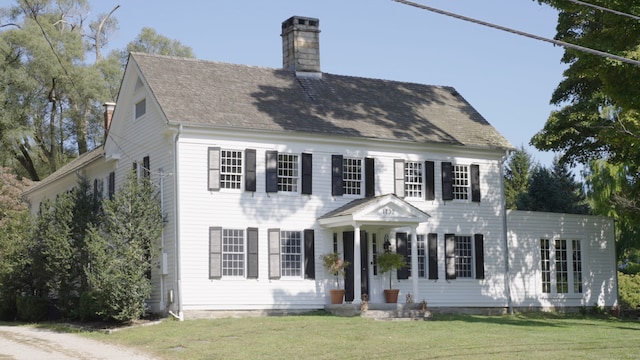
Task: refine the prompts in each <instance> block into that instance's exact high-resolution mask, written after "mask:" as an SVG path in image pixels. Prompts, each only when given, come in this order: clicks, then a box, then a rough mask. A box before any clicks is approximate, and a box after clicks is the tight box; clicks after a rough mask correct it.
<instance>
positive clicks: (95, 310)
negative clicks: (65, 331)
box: [78, 291, 104, 321]
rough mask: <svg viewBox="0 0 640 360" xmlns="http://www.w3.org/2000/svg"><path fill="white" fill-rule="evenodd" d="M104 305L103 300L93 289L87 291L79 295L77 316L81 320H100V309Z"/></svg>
mask: <svg viewBox="0 0 640 360" xmlns="http://www.w3.org/2000/svg"><path fill="white" fill-rule="evenodd" d="M103 307H104V303H103V301H100V297H99V296H98V294H97V293H96V292H94V291H87V292H84V293H82V295H80V305H79V307H78V316H79V317H80V320H82V321H92V320H100V318H101V317H100V315H99V313H100V309H102V308H103Z"/></svg>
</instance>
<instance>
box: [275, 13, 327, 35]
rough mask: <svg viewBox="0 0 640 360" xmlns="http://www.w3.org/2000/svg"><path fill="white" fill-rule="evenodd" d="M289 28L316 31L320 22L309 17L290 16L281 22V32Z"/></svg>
mask: <svg viewBox="0 0 640 360" xmlns="http://www.w3.org/2000/svg"><path fill="white" fill-rule="evenodd" d="M291 27H293V28H295V29H306V30H311V29H318V28H320V20H319V19H316V18H311V17H304V16H292V17H290V18H288V19H287V20H285V21H283V22H282V31H283V32H284V30H286V29H288V28H291Z"/></svg>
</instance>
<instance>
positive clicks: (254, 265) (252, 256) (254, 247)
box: [247, 228, 258, 279]
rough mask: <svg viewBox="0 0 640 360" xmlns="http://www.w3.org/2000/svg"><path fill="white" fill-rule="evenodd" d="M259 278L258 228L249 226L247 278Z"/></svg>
mask: <svg viewBox="0 0 640 360" xmlns="http://www.w3.org/2000/svg"><path fill="white" fill-rule="evenodd" d="M257 278H258V228H247V279H257Z"/></svg>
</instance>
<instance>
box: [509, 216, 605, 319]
mask: <svg viewBox="0 0 640 360" xmlns="http://www.w3.org/2000/svg"><path fill="white" fill-rule="evenodd" d="M507 220H508V227H509V259H510V265H509V266H510V270H511V271H510V278H511V296H512V299H513V304H514V306H520V307H534V308H535V307H562V306H595V305H598V306H614V305H616V304H617V278H616V266H615V264H616V260H615V238H614V224H613V220H612V219H610V218H605V217H598V216H585V215H571V214H556V213H542V212H525V211H509V212H508V216H507ZM542 238H545V239H550V240H551V241H553V240H556V239H565V240H567V241H571V240H580V241H581V244H582V276H583V281H582V284H583V291H582V293H581V294H580V293H579V294H573V293H570V294H545V293H543V292H542V278H541V276H542V275H541V271H542V270H541V255H540V239H542ZM568 257H569V261H571V254H569V256H568ZM551 277H552V278H554V274H553V273H552V274H551Z"/></svg>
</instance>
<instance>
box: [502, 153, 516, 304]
mask: <svg viewBox="0 0 640 360" xmlns="http://www.w3.org/2000/svg"><path fill="white" fill-rule="evenodd" d="M510 153H511V151H509V150H507V152H506V153H505V155H504V156H503V157H502V159H501V160H500V181H501V182H502V186H501V187H500V188H501V192H502V194H501V195H502V231H503V236H504V277H505V279H504V281H505V285H506V286H505V290H506V292H507V311H508V312H509V315H513V301H512V299H511V268H510V266H509V231H508V229H507V197H506V193H505V191H504V163H505V161H506V160H507V157H509V155H510Z"/></svg>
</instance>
